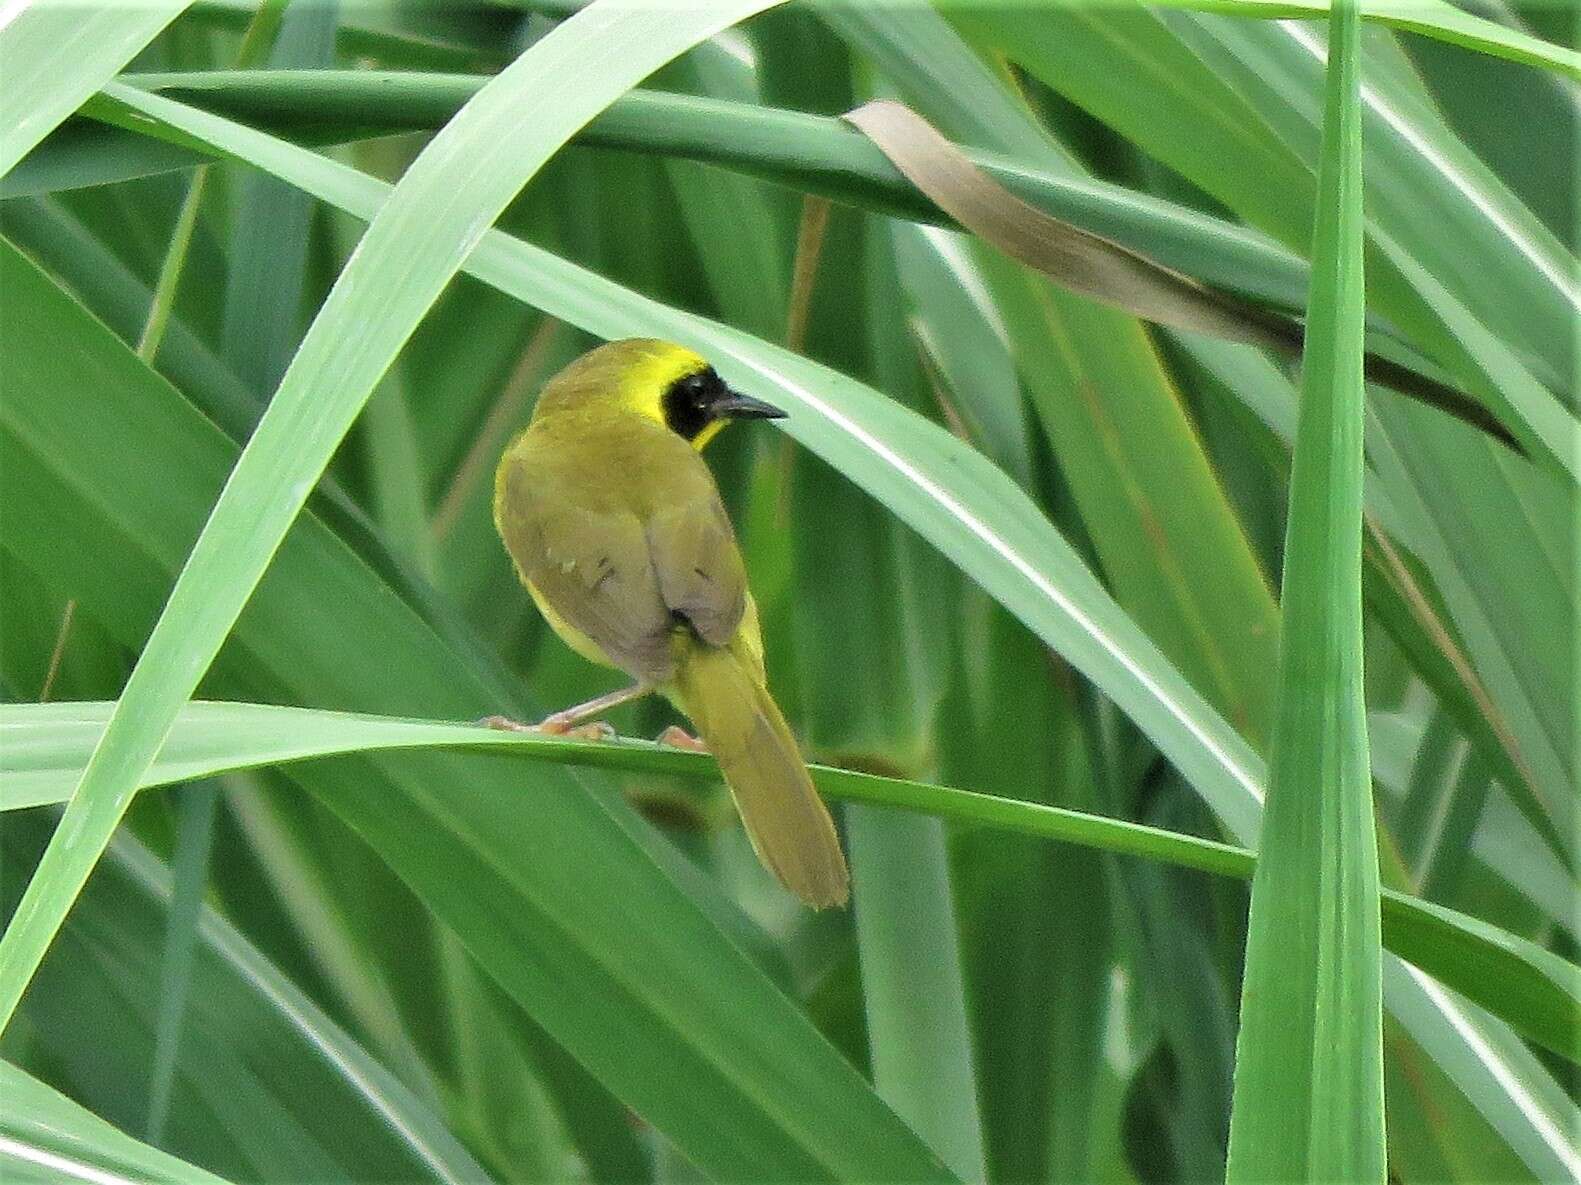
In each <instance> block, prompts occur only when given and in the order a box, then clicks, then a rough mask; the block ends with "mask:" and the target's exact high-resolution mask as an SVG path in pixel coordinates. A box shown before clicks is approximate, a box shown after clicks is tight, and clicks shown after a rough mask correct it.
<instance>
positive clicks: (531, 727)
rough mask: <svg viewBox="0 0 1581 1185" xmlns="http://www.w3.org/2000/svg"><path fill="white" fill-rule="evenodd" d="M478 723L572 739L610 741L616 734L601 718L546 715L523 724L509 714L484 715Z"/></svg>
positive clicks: (502, 729) (506, 730) (490, 726)
mask: <svg viewBox="0 0 1581 1185" xmlns="http://www.w3.org/2000/svg"><path fill="white" fill-rule="evenodd" d="M478 723H479V724H482V725H485V726H486V727H488V728H497V729H499V730H500V731H501V732H532V733H537V734H538V735H539V736H548V737H565V738H566V739H567V740H572V741H610V740H614V739H615V736H616V733H615V730H614V728H613V727H612V726H611V725H609V724H608V723H607V722H606V721H603V720H592V721H589V722H588V723H586V724H578V723H576V722H575V721H572V720H564V719H560V718H558V717H555V716H546V717H545V718H544V719H542V720H540V721H539V722H538V723H537V724H523V723H522V722H521V721H520V720H512V719H511V718H510V717H509V716H485V717H483V719H481V720H479V721H478Z"/></svg>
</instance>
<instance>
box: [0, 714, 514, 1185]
mask: <svg viewBox="0 0 1581 1185" xmlns="http://www.w3.org/2000/svg"><path fill="white" fill-rule="evenodd" d="M107 706H108V705H107ZM49 823H50V820H49V819H48V818H47V817H45V816H44V815H43V814H42V813H40V814H39V815H35V816H33V817H27V816H13V817H12V818H10V819H8V820H7V821H6V824H7V825H6V829H5V835H4V845H5V848H4V858H5V859H6V860H7V861H8V862H10V865H11V867H13V868H16V869H18V870H20V869H22V868H25V867H27V866H28V865H29V864H31V863H32V862H33V861H34V860H36V859H37V857H38V854H39V852H40V851H42V849H43V847H44V845H45V843H46V842H47V841H48V838H49ZM172 879H173V878H172V874H171V871H170V869H169V868H168V867H167V866H166V865H165V864H164V863H162V862H161V861H160V860H158V859H157V858H156V857H154V856H153V855H152V854H151V853H150V852H149V851H148V850H147V849H146V848H145V847H143V846H142V845H141V844H139V843H138V842H137V841H135V840H133V839H132V838H131V837H130V836H127V835H121V836H117V837H116V839H115V840H114V842H112V843H111V845H110V847H109V849H108V851H107V852H106V854H105V859H104V862H103V863H102V865H101V866H100V867H99V869H98V870H97V871H96V873H95V875H94V877H93V879H92V881H90V883H89V885H88V887H87V889H86V891H85V892H84V895H83V897H82V900H81V902H80V905H79V908H78V909H76V910H74V911H73V912H72V915H71V917H70V918H68V919H67V923H66V927H65V929H64V930H63V932H62V936H61V941H60V942H59V943H58V944H56V945H55V946H54V947H53V948H51V950H50V954H49V957H48V959H47V960H46V962H45V964H44V967H43V968H42V970H41V972H40V977H39V981H38V983H39V990H38V991H36V992H30V993H29V994H28V997H27V999H26V1000H25V1001H24V1002H23V1005H22V1012H21V1016H22V1017H23V1018H24V1019H25V1020H26V1022H27V1024H26V1030H27V1032H28V1033H29V1041H28V1042H27V1043H25V1048H27V1049H28V1050H29V1052H30V1054H31V1055H32V1056H35V1057H36V1058H37V1059H38V1062H39V1063H40V1064H41V1065H46V1066H49V1067H50V1072H51V1074H52V1075H59V1076H60V1077H61V1080H63V1081H64V1082H65V1083H68V1084H69V1088H70V1089H71V1090H72V1091H73V1093H75V1094H77V1095H78V1097H79V1099H80V1101H81V1102H82V1103H84V1104H85V1105H87V1106H90V1107H92V1109H93V1110H94V1111H95V1112H97V1113H99V1114H101V1115H103V1116H104V1117H105V1118H106V1119H108V1120H110V1121H111V1122H114V1123H116V1124H117V1125H118V1126H120V1127H123V1128H126V1127H133V1126H135V1125H137V1124H138V1123H140V1122H141V1120H142V1111H143V1103H144V1082H145V1078H146V1075H147V1073H148V1067H149V1064H150V1063H151V1061H152V1060H153V1056H154V1049H155V1046H156V1043H157V1041H158V1029H159V1026H160V1023H161V1022H160V1012H161V1004H160V1002H159V1001H157V1000H156V999H154V998H153V993H151V992H150V991H149V990H148V987H149V985H151V984H154V983H157V982H158V975H159V967H160V962H161V951H160V938H161V935H162V933H163V931H164V930H165V929H166V928H167V926H168V918H169V914H170V912H171V910H172V908H174V902H173V895H174V892H175V888H174V885H173V883H172ZM19 891H20V885H17V884H13V885H11V886H10V887H9V888H8V891H7V892H6V894H5V898H4V899H5V902H6V904H10V903H13V902H14V901H15V900H16V897H17V895H18V893H19ZM191 953H192V963H191V975H192V993H191V999H190V1001H189V1004H188V1010H189V1012H190V1014H191V1021H190V1023H189V1026H188V1029H187V1033H186V1036H185V1039H184V1040H183V1042H182V1044H181V1046H180V1048H179V1050H178V1051H177V1063H176V1064H177V1073H176V1075H175V1091H174V1097H173V1100H172V1102H173V1106H172V1110H171V1116H170V1122H169V1129H168V1132H167V1134H166V1136H165V1138H164V1140H163V1141H162V1146H163V1147H165V1148H166V1149H168V1150H169V1151H170V1152H172V1153H174V1154H176V1155H179V1156H181V1157H183V1158H184V1159H187V1160H191V1161H195V1162H197V1163H201V1164H205V1165H208V1166H210V1167H211V1168H213V1169H214V1170H215V1171H218V1172H222V1173H224V1174H225V1175H226V1176H228V1177H234V1178H235V1179H237V1180H249V1181H250V1180H326V1181H327V1180H334V1179H344V1178H348V1177H350V1178H355V1179H381V1180H402V1181H414V1182H415V1181H429V1182H434V1183H436V1185H471V1183H474V1182H478V1181H480V1180H483V1179H485V1174H484V1173H483V1170H482V1168H481V1167H480V1166H479V1165H478V1163H477V1161H476V1160H474V1159H473V1158H472V1156H471V1155H470V1154H469V1153H468V1152H467V1151H466V1150H465V1149H463V1148H462V1146H461V1144H460V1143H459V1142H458V1140H457V1139H456V1138H455V1137H454V1136H453V1135H452V1134H451V1133H450V1131H449V1130H448V1129H447V1127H446V1124H445V1121H444V1118H443V1116H442V1113H441V1111H440V1110H439V1108H438V1107H437V1105H436V1104H435V1103H434V1102H432V1101H431V1098H423V1097H419V1090H421V1089H422V1086H419V1087H417V1088H413V1087H408V1086H406V1085H404V1084H403V1083H402V1082H400V1081H398V1080H397V1079H396V1078H395V1076H394V1075H393V1074H391V1073H390V1072H389V1071H388V1070H386V1069H385V1068H384V1067H383V1066H382V1065H381V1064H380V1063H379V1062H378V1061H377V1060H375V1059H374V1058H373V1057H371V1056H370V1055H369V1054H368V1052H367V1051H366V1050H364V1049H363V1048H362V1047H361V1046H360V1045H359V1044H358V1042H357V1041H356V1040H354V1039H353V1038H352V1037H351V1036H350V1035H349V1034H348V1033H347V1032H346V1031H345V1030H344V1029H343V1028H341V1027H340V1025H338V1024H337V1023H336V1022H335V1021H333V1020H331V1019H330V1018H329V1016H327V1015H326V1014H325V1012H324V1011H323V1010H322V1009H321V1008H320V1007H319V1006H318V1005H317V1004H315V1003H314V1002H313V1000H312V999H311V998H310V997H309V996H308V995H307V993H306V992H304V991H303V990H302V989H301V988H300V987H298V986H297V985H296V984H295V983H294V982H292V980H291V979H290V978H288V977H287V976H286V975H285V974H284V973H283V972H282V971H281V970H280V968H279V967H278V966H276V965H275V964H274V963H273V962H271V961H270V960H269V959H268V958H266V957H265V956H264V955H263V954H262V953H261V952H260V951H259V950H258V948H257V947H256V946H254V945H253V944H252V943H251V942H250V941H248V940H247V939H246V938H245V937H243V936H242V935H241V933H239V932H238V931H237V929H236V928H235V927H234V926H233V925H232V924H231V923H230V922H228V921H226V920H225V919H223V918H221V917H220V916H219V915H218V914H217V913H216V912H215V911H213V910H212V909H208V908H206V907H205V908H202V909H200V910H199V911H198V920H197V924H196V927H195V934H194V942H193V948H192V952H191ZM78 993H84V994H85V995H86V998H88V999H91V1000H93V1001H94V1007H93V1008H92V1009H90V1010H87V1011H86V1012H85V1011H84V1010H81V1009H79V1008H77V1007H76V1006H75V1004H74V1003H73V1001H74V1000H77V999H81V998H83V997H82V996H79V995H78ZM20 1027H21V1026H19V1028H20ZM237 1032H245V1033H246V1034H247V1041H246V1042H245V1044H238V1043H237V1042H236V1041H235V1040H234V1034H236V1033H237ZM128 1081H130V1082H131V1083H132V1084H133V1086H132V1088H131V1089H130V1090H127V1089H125V1086H124V1084H125V1083H127V1082H128ZM422 1085H426V1086H428V1087H429V1090H428V1091H424V1092H423V1093H425V1094H431V1083H430V1084H422ZM0 1093H3V1092H0ZM5 1097H6V1098H7V1100H8V1103H9V1095H6V1096H5ZM10 1110H11V1108H10V1107H9V1106H7V1107H6V1108H4V1111H5V1112H6V1113H7V1114H9V1112H10ZM3 1175H4V1174H0V1176H3ZM5 1179H6V1180H7V1181H9V1180H10V1178H9V1177H5Z"/></svg>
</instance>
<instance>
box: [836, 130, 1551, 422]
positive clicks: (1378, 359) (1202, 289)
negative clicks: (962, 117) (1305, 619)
mask: <svg viewBox="0 0 1581 1185" xmlns="http://www.w3.org/2000/svg"><path fill="white" fill-rule="evenodd" d="M844 118H845V120H846V121H847V122H848V123H850V124H852V125H853V126H855V127H857V128H860V129H861V130H862V132H863V133H864V134H866V135H867V136H868V138H869V139H871V140H872V141H873V143H875V144H877V145H878V147H879V148H880V149H882V150H883V152H884V155H885V156H887V157H888V158H889V159H890V160H891V161H892V162H893V163H894V165H895V167H896V168H897V169H899V170H900V171H901V173H903V174H904V175H905V176H906V177H907V179H908V180H910V181H911V182H912V183H913V184H914V185H916V187H917V188H918V189H920V190H921V191H922V192H923V193H925V194H927V195H928V196H929V197H930V198H932V199H933V201H935V202H936V203H938V205H939V208H940V209H942V210H944V211H945V212H946V213H947V214H949V215H950V216H951V217H952V218H954V219H955V220H956V221H957V222H959V223H960V224H961V225H962V226H964V227H965V228H966V229H968V230H970V231H971V232H972V233H973V234H975V235H977V236H978V237H979V238H982V239H983V240H985V241H986V242H989V243H992V244H993V245H994V246H995V247H998V248H999V249H1000V250H1001V251H1003V252H1005V254H1007V255H1009V256H1011V257H1012V258H1014V259H1018V260H1020V261H1021V262H1022V263H1025V264H1027V265H1029V266H1031V267H1035V268H1037V269H1038V270H1039V271H1041V272H1043V273H1044V274H1045V275H1047V276H1049V277H1050V278H1051V279H1053V280H1055V281H1057V282H1058V283H1059V284H1060V285H1062V286H1063V287H1065V288H1068V289H1070V290H1071V291H1072V292H1077V293H1080V294H1081V295H1083V296H1087V297H1091V298H1092V299H1094V300H1098V301H1101V302H1103V303H1104V304H1108V305H1112V306H1114V307H1115V308H1119V309H1124V310H1125V311H1126V312H1129V313H1134V314H1136V315H1137V316H1138V317H1141V318H1143V319H1145V320H1148V321H1152V322H1155V323H1157V324H1159V325H1167V326H1169V327H1171V328H1173V329H1184V330H1189V331H1191V332H1194V333H1204V334H1209V335H1211V336H1213V337H1220V338H1224V339H1225V340H1227V341H1236V342H1244V343H1246V344H1249V345H1255V346H1264V347H1267V348H1269V349H1273V350H1276V351H1278V352H1279V353H1281V354H1287V355H1291V356H1294V355H1296V354H1297V353H1299V351H1300V349H1301V341H1302V334H1303V331H1302V328H1301V326H1300V324H1298V323H1297V322H1295V321H1292V320H1290V319H1289V318H1287V317H1282V316H1280V315H1279V314H1277V313H1273V312H1270V311H1269V310H1267V309H1263V308H1259V307H1258V306H1256V305H1253V304H1250V303H1248V302H1246V301H1244V300H1240V299H1237V298H1236V297H1233V296H1230V295H1229V294H1227V293H1224V292H1219V291H1216V290H1215V289H1212V288H1209V287H1207V286H1205V285H1203V284H1201V283H1199V282H1198V281H1196V280H1194V279H1192V278H1191V277H1190V276H1185V275H1182V274H1181V273H1179V272H1176V271H1173V270H1171V269H1169V268H1166V267H1164V266H1162V265H1161V264H1159V263H1156V262H1154V261H1153V260H1151V259H1149V258H1147V257H1146V256H1145V255H1143V254H1141V253H1140V252H1137V251H1134V250H1132V249H1131V248H1129V247H1126V246H1124V245H1123V244H1121V243H1118V242H1115V241H1114V240H1112V239H1107V238H1104V237H1103V236H1102V235H1096V234H1093V233H1092V232H1090V231H1086V230H1083V229H1081V228H1080V227H1078V226H1075V225H1072V224H1071V223H1068V222H1065V221H1063V220H1061V219H1059V218H1055V217H1053V216H1051V215H1049V214H1045V213H1044V212H1043V211H1042V210H1039V209H1038V208H1037V207H1035V206H1032V205H1030V204H1028V203H1027V202H1024V201H1022V200H1021V199H1020V198H1018V197H1016V196H1015V195H1014V194H1013V193H1011V192H1010V191H1009V190H1007V189H1005V188H1004V187H1003V186H1001V185H999V184H998V183H997V182H995V181H994V180H993V179H992V178H991V177H989V176H988V174H987V173H986V172H984V171H983V170H982V169H980V168H978V167H977V166H976V165H975V164H974V163H973V162H972V160H971V158H970V157H968V156H967V155H966V153H964V152H962V151H961V150H960V149H959V148H957V147H956V146H955V145H954V144H952V143H951V142H950V141H949V140H947V139H945V138H944V136H942V135H940V134H939V132H938V130H937V129H935V128H934V127H933V126H932V125H931V124H930V123H928V121H927V120H925V119H923V118H922V117H921V116H920V115H918V114H917V113H916V112H914V111H912V110H911V109H910V108H908V107H907V106H906V105H905V104H903V103H898V102H894V101H892V100H887V99H880V100H875V101H873V102H871V103H866V104H864V105H863V106H861V107H858V108H857V109H856V110H854V111H848V112H847V113H846V114H845V116H844ZM1365 363H1366V370H1367V374H1368V377H1369V378H1371V379H1372V380H1373V381H1375V382H1379V383H1385V384H1387V385H1389V386H1391V387H1393V388H1394V389H1396V390H1398V391H1399V392H1400V393H1401V394H1404V395H1409V396H1410V397H1412V398H1413V399H1419V400H1421V401H1422V402H1424V403H1428V404H1431V405H1432V406H1434V407H1437V408H1439V409H1440V410H1442V411H1445V412H1447V413H1449V414H1450V415H1452V416H1456V417H1458V418H1459V419H1462V420H1465V421H1466V422H1467V423H1468V424H1473V425H1475V426H1476V427H1478V428H1480V429H1481V430H1482V431H1484V432H1486V433H1487V434H1488V435H1490V436H1493V437H1495V438H1496V439H1498V440H1501V441H1503V442H1504V443H1505V444H1508V445H1510V446H1511V447H1512V448H1515V449H1517V450H1520V451H1524V450H1522V449H1521V446H1520V445H1519V444H1518V443H1517V441H1516V440H1515V437H1514V436H1512V435H1511V434H1510V432H1509V430H1508V429H1506V428H1505V427H1504V426H1503V425H1502V424H1501V423H1499V421H1498V419H1497V417H1495V416H1494V415H1493V414H1492V413H1491V412H1490V411H1488V409H1487V408H1486V407H1484V406H1483V405H1482V404H1481V403H1479V402H1477V400H1476V399H1474V398H1472V397H1471V396H1470V395H1467V394H1465V393H1464V392H1462V391H1457V390H1456V389H1455V388H1453V387H1449V386H1446V385H1445V384H1443V383H1439V382H1435V381H1433V380H1430V379H1428V378H1426V377H1425V376H1423V375H1420V374H1417V373H1416V372H1415V371H1412V370H1410V369H1408V368H1406V367H1404V366H1401V365H1399V364H1398V363H1395V362H1393V361H1391V360H1390V359H1388V358H1384V357H1382V356H1380V355H1377V354H1372V353H1367V354H1366V355H1365Z"/></svg>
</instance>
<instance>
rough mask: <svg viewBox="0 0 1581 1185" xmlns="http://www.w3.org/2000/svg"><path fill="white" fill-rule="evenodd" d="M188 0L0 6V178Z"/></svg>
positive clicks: (110, 75) (153, 35)
mask: <svg viewBox="0 0 1581 1185" xmlns="http://www.w3.org/2000/svg"><path fill="white" fill-rule="evenodd" d="M190 3H192V0H143V2H141V3H138V4H108V5H94V6H92V7H85V6H80V5H76V4H55V3H50V2H49V0H40V2H39V3H35V4H32V5H27V4H26V3H25V0H24V3H23V5H22V6H20V7H19V6H17V5H16V4H8V5H6V6H5V8H4V9H0V61H3V62H4V63H5V76H6V78H5V86H4V87H0V177H4V176H5V175H6V174H7V173H9V172H10V171H11V169H12V166H14V165H15V164H16V163H17V161H19V160H21V159H22V158H23V157H24V156H26V155H27V153H28V152H29V151H30V150H31V149H32V148H33V146H34V145H35V144H37V143H38V142H39V141H41V140H42V139H43V138H44V137H45V136H47V135H49V133H50V132H52V131H54V130H55V127H56V126H57V125H58V124H59V123H60V122H61V121H62V120H64V119H65V118H66V117H67V116H68V115H70V114H71V113H72V112H73V111H75V110H76V109H77V107H78V106H79V105H80V104H81V103H82V101H83V100H84V99H86V98H87V97H88V96H89V95H91V94H93V92H94V91H96V90H98V89H99V88H100V87H101V86H103V85H104V84H105V82H106V81H108V80H109V79H110V78H112V77H114V76H115V74H116V72H117V71H119V70H120V69H121V67H122V66H124V65H126V63H127V62H129V61H131V60H132V58H134V57H135V56H136V55H137V52H138V51H139V50H141V49H142V48H143V47H144V46H145V45H147V44H148V43H149V42H150V41H152V40H153V39H154V38H155V37H157V36H159V33H160V31H161V30H162V29H164V27H165V26H166V25H168V24H169V23H170V22H171V21H173V20H175V19H176V17H177V16H179V15H180V14H181V11H182V10H183V9H184V8H186V7H187V5H189V4H190Z"/></svg>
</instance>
